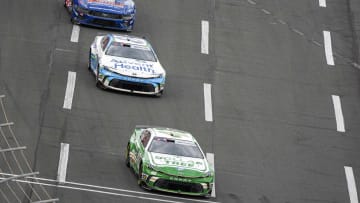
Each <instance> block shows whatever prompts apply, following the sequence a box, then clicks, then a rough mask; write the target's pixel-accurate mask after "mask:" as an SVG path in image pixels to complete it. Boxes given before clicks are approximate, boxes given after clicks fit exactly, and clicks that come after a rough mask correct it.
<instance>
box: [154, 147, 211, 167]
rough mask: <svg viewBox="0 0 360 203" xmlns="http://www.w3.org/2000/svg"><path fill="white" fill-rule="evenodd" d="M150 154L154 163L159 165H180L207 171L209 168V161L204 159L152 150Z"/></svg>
mask: <svg viewBox="0 0 360 203" xmlns="http://www.w3.org/2000/svg"><path fill="white" fill-rule="evenodd" d="M150 156H151V161H152V163H153V164H154V165H155V166H158V167H164V166H165V167H180V168H184V169H190V170H197V171H205V170H206V169H207V163H206V162H205V160H204V159H199V158H191V157H183V156H174V155H169V154H160V153H155V152H150Z"/></svg>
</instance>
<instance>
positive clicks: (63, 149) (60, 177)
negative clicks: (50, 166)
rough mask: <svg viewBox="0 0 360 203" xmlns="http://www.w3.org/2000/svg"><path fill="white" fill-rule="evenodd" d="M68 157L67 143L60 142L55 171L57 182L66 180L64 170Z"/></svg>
mask: <svg viewBox="0 0 360 203" xmlns="http://www.w3.org/2000/svg"><path fill="white" fill-rule="evenodd" d="M68 159H69V144H67V143H61V145H60V159H59V165H58V172H57V182H59V183H62V184H63V183H65V182H66V170H67V165H68Z"/></svg>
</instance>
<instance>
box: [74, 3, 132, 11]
mask: <svg viewBox="0 0 360 203" xmlns="http://www.w3.org/2000/svg"><path fill="white" fill-rule="evenodd" d="M84 1H85V2H87V5H88V6H89V7H94V8H95V7H98V8H104V9H105V8H112V9H115V10H126V11H127V12H132V9H134V5H135V4H134V2H133V1H132V0H80V2H84Z"/></svg>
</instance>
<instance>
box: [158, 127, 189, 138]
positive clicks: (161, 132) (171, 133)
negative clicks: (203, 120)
mask: <svg viewBox="0 0 360 203" xmlns="http://www.w3.org/2000/svg"><path fill="white" fill-rule="evenodd" d="M152 129H153V130H154V131H155V133H156V136H158V137H165V138H173V139H180V140H186V141H195V139H194V137H193V136H192V135H191V134H190V133H188V132H185V131H181V130H176V129H171V128H161V127H156V128H152Z"/></svg>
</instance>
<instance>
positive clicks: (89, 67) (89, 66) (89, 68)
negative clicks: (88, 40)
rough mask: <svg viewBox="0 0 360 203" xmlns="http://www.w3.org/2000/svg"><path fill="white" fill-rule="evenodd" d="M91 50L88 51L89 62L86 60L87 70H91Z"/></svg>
mask: <svg viewBox="0 0 360 203" xmlns="http://www.w3.org/2000/svg"><path fill="white" fill-rule="evenodd" d="M90 64H91V50H90V51H89V62H88V70H89V71H91V65H90Z"/></svg>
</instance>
